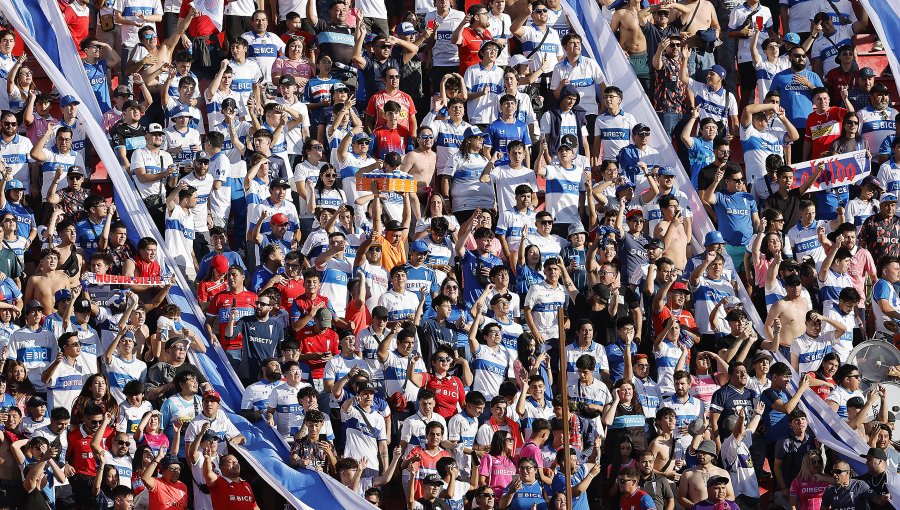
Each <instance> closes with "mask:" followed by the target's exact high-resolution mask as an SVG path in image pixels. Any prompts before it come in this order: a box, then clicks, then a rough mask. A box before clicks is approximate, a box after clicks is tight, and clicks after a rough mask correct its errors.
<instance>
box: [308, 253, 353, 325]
mask: <svg viewBox="0 0 900 510" xmlns="http://www.w3.org/2000/svg"><path fill="white" fill-rule="evenodd" d="M316 269H317V270H318V271H319V273H320V275H321V278H322V288H321V290H320V291H319V294H320V295H322V296H324V297H327V298H328V302H329V303H331V306H332V307H333V308H334V313H335V314H336V315H337V316H338V317H343V316H344V314H345V312H346V311H347V283H348V282H349V281H350V274H351V273H353V262H351V261H349V260H347V259H346V258H342V259H339V258H337V257H332V258H330V259H328V262H327V263H326V264H325V265H324V266H318V265H317V266H316Z"/></svg>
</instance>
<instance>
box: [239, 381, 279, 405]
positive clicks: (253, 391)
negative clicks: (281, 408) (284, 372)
mask: <svg viewBox="0 0 900 510" xmlns="http://www.w3.org/2000/svg"><path fill="white" fill-rule="evenodd" d="M283 384H284V382H283V381H280V380H279V381H267V380H265V379H260V380H259V381H256V382H255V383H253V384H251V385H250V386H247V388H245V389H244V394H243V395H242V396H241V409H252V410H254V411H265V410H266V409H268V407H269V397H270V396H271V395H272V391H273V390H274V389H275V388H277V387H278V386H281V385H283Z"/></svg>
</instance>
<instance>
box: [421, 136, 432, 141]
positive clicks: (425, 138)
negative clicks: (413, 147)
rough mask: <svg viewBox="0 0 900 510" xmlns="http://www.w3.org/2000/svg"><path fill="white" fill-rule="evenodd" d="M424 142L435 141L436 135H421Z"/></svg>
mask: <svg viewBox="0 0 900 510" xmlns="http://www.w3.org/2000/svg"><path fill="white" fill-rule="evenodd" d="M419 138H421V139H422V140H434V135H419Z"/></svg>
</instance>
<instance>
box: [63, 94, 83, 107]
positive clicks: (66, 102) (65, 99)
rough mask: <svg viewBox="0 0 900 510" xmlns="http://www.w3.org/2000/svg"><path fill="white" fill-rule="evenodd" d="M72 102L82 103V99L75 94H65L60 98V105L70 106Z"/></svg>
mask: <svg viewBox="0 0 900 510" xmlns="http://www.w3.org/2000/svg"><path fill="white" fill-rule="evenodd" d="M70 104H81V101H79V100H77V99H75V96H71V95H69V96H63V97H61V98H60V99H59V105H60V106H69V105H70Z"/></svg>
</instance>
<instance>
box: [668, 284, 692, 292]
mask: <svg viewBox="0 0 900 510" xmlns="http://www.w3.org/2000/svg"><path fill="white" fill-rule="evenodd" d="M676 291H681V292H687V293H690V292H691V291H690V289H688V287H687V285H685V284H684V282H675V283H673V284H672V287H670V288H669V292H676Z"/></svg>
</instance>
